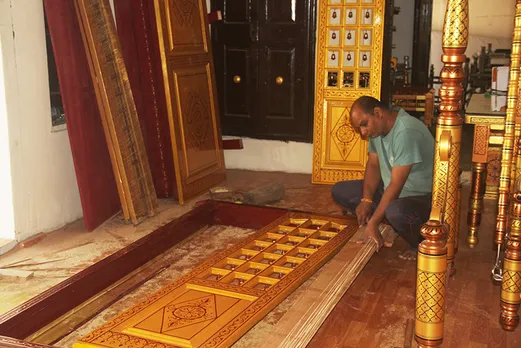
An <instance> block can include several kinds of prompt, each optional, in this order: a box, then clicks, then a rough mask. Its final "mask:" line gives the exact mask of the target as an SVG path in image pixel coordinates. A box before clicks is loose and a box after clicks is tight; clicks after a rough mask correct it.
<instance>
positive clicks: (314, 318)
mask: <svg viewBox="0 0 521 348" xmlns="http://www.w3.org/2000/svg"><path fill="white" fill-rule="evenodd" d="M389 230H390V226H388V225H380V232H381V233H382V236H383V237H384V238H385V237H386V236H387V234H388V233H389ZM362 233H363V228H361V229H359V230H358V232H357V234H356V235H355V236H353V238H352V240H353V241H357V240H358V239H359V236H361V235H362ZM375 251H376V243H375V242H374V241H373V240H369V241H367V242H365V243H363V244H359V243H348V244H347V245H346V246H344V247H343V248H342V250H340V251H339V252H338V254H337V255H335V257H334V258H333V259H332V260H331V261H330V262H329V263H328V264H327V265H326V266H324V267H323V269H322V270H321V272H320V275H319V276H318V277H317V279H315V281H314V282H313V284H312V285H311V286H310V287H309V289H308V290H307V291H306V293H305V294H304V295H303V296H302V297H301V298H299V299H298V301H297V302H295V303H294V304H293V306H292V307H291V308H290V309H289V310H288V311H287V312H286V314H285V315H284V316H283V317H282V318H281V319H280V320H279V322H278V323H277V329H276V331H275V332H274V333H273V334H272V335H271V337H270V340H269V342H268V341H267V342H266V343H265V344H264V345H262V346H261V347H265V348H268V347H288V348H289V347H291V348H293V347H295V348H296V347H305V346H306V345H307V344H308V343H309V342H310V341H311V339H312V338H313V336H314V335H315V333H316V332H317V331H318V329H319V328H320V326H321V325H322V323H323V322H324V321H325V320H326V318H327V316H328V315H329V313H330V312H331V311H332V310H333V308H334V307H335V306H336V304H337V303H338V301H339V300H340V299H341V298H342V296H343V295H344V294H345V292H346V291H347V290H348V289H349V287H350V286H351V284H352V283H353V282H354V280H355V279H356V277H357V276H358V274H359V273H360V272H361V271H362V269H363V268H364V267H365V265H366V264H367V262H368V261H369V259H370V258H371V256H372V255H373V254H374V252H375Z"/></svg>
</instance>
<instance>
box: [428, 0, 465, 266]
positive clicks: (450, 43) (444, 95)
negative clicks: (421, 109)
mask: <svg viewBox="0 0 521 348" xmlns="http://www.w3.org/2000/svg"><path fill="white" fill-rule="evenodd" d="M468 24H469V19H468V0H449V1H448V3H447V10H446V12H445V22H444V26H443V38H442V44H443V55H442V57H441V60H442V62H443V63H444V66H443V69H442V70H441V72H440V77H441V80H442V82H443V83H442V85H441V88H440V91H439V95H440V99H441V102H440V116H439V118H438V123H437V125H436V144H437V145H436V146H438V143H439V138H440V136H441V134H442V133H444V132H448V133H449V134H450V137H451V142H452V145H451V149H450V160H449V166H448V170H447V172H443V171H441V170H439V169H438V168H437V167H436V161H435V168H434V178H433V180H434V183H433V197H438V196H439V195H438V194H437V193H436V192H435V190H436V189H437V188H438V187H439V185H437V182H438V181H439V180H440V177H442V176H447V194H446V199H445V208H444V211H445V214H444V222H445V223H447V224H448V225H449V227H450V228H449V231H448V236H447V262H448V267H450V270H451V274H454V272H455V267H454V242H455V233H456V231H459V224H460V221H459V219H458V217H459V214H458V213H457V212H458V211H459V209H460V201H459V199H458V198H459V194H458V192H459V188H458V187H459V160H460V149H461V127H462V124H463V119H462V118H461V115H460V113H461V110H462V100H463V92H464V91H463V86H462V85H461V83H462V82H463V80H464V77H465V71H464V69H463V63H465V60H466V56H465V50H466V49H467V42H468Z"/></svg>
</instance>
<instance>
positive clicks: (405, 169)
mask: <svg viewBox="0 0 521 348" xmlns="http://www.w3.org/2000/svg"><path fill="white" fill-rule="evenodd" d="M411 168H412V164H411V165H406V166H397V167H393V169H392V170H391V181H390V182H389V186H387V188H386V189H385V191H384V194H383V195H382V198H381V199H380V204H378V207H377V208H376V210H375V211H374V213H373V215H372V216H371V218H370V219H369V221H368V222H367V225H366V227H365V235H366V236H367V237H369V238H372V239H374V241H375V242H376V244H377V248H378V249H377V250H379V249H380V248H381V247H382V246H383V244H384V241H383V237H382V235H381V234H380V232H379V230H378V225H379V224H380V222H382V220H383V218H384V216H385V209H387V206H388V205H389V203H391V201H393V200H395V199H396V198H398V197H399V196H400V192H401V191H402V188H403V185H405V182H406V181H407V177H408V176H409V173H410V172H411Z"/></svg>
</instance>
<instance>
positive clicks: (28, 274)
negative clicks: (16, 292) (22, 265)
mask: <svg viewBox="0 0 521 348" xmlns="http://www.w3.org/2000/svg"><path fill="white" fill-rule="evenodd" d="M33 276H34V272H33V271H22V270H19V269H5V268H0V279H2V278H7V279H8V280H15V281H19V282H25V281H26V280H27V279H31V278H32V277H33Z"/></svg>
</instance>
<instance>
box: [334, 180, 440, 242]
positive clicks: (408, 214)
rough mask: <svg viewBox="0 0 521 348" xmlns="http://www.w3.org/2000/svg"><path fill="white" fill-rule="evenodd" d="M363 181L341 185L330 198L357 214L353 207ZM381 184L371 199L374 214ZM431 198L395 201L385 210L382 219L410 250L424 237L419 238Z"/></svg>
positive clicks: (413, 197)
mask: <svg viewBox="0 0 521 348" xmlns="http://www.w3.org/2000/svg"><path fill="white" fill-rule="evenodd" d="M363 185H364V181H363V180H352V181H340V182H337V183H336V184H335V185H334V186H333V188H332V189H331V195H332V196H333V199H334V200H335V202H336V203H337V204H338V205H341V206H342V207H344V208H346V209H347V210H348V211H350V212H351V213H353V214H356V213H355V211H356V207H358V205H359V204H360V200H361V199H362V193H363ZM383 191H384V189H383V183H382V182H381V181H380V185H379V186H378V189H377V190H376V192H375V194H374V197H373V211H374V210H375V209H376V207H377V206H378V204H379V203H380V199H381V198H382V195H383ZM431 206H432V194H430V193H429V194H427V195H423V196H409V197H403V198H398V199H395V200H394V201H392V202H391V203H389V205H388V206H387V208H386V209H385V219H386V220H387V221H388V222H389V224H390V225H391V226H392V228H393V229H394V230H395V231H396V233H398V234H399V235H400V236H401V237H402V238H403V239H405V240H406V241H407V243H408V244H409V247H410V248H411V249H417V248H418V244H420V243H421V241H422V240H423V237H422V236H421V234H420V228H421V226H422V225H423V224H424V223H425V222H427V220H428V219H429V215H430V213H431Z"/></svg>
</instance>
